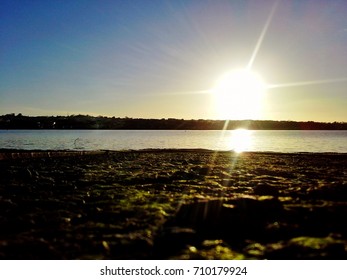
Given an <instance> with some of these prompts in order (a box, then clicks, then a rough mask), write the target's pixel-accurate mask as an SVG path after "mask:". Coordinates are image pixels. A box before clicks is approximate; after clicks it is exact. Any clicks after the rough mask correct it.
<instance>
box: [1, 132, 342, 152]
mask: <svg viewBox="0 0 347 280" xmlns="http://www.w3.org/2000/svg"><path fill="white" fill-rule="evenodd" d="M0 148H6V149H26V150H30V149H40V150H85V151H87V150H128V149H134V150H138V149H168V148H174V149H176V148H177V149H185V148H194V149H195V148H202V149H211V150H236V151H271V152H337V153H347V131H344V130H339V131H334V130H314V131H312V130H300V131H299V130H249V131H235V130H234V131H233V130H231V131H219V130H187V131H183V130H0Z"/></svg>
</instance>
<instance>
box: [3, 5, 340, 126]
mask: <svg viewBox="0 0 347 280" xmlns="http://www.w3.org/2000/svg"><path fill="white" fill-rule="evenodd" d="M250 60H252V71H255V72H256V73H258V74H259V75H260V76H261V77H262V78H263V79H264V80H265V81H266V83H267V84H268V85H271V86H270V88H268V89H267V90H266V93H265V95H264V98H263V101H262V105H261V112H260V114H259V116H257V119H266V120H297V121H306V120H312V121H323V122H330V121H343V122H344V121H347V110H346V108H347V1H345V0H333V1H332V0H282V1H277V0H250V1H247V0H228V1H227V0H225V1H222V0H220V1H219V0H215V1H205V0H199V1H198V0H195V1H193V0H191V1H188V0H186V1H183V0H175V1H168V0H167V1H166V0H151V1H145V0H143V1H139V0H133V1H130V0H129V1H126V0H124V1H121V0H113V1H111V0H109V1H108V0H104V1H96V0H95V1H88V0H85V1H55V0H52V1H45V0H42V1H40V0H36V1H26V0H21V1H16V0H11V1H10V0H4V1H1V4H0V114H7V113H22V114H24V115H68V114H69V115H71V114H89V115H94V116H97V115H103V116H116V117H125V116H128V117H134V118H137V117H140V118H179V119H181V118H184V119H220V118H221V115H220V114H218V108H216V106H214V100H213V99H214V98H215V96H214V94H213V93H211V92H209V89H211V88H213V86H214V85H215V83H216V81H217V80H218V78H219V77H220V76H221V75H223V74H225V73H227V72H229V71H232V70H233V69H240V68H244V67H246V66H247V65H248V64H249V63H250ZM224 110H225V108H224ZM230 110H233V108H232V105H231V104H230ZM238 118H239V119H243V118H248V117H247V116H246V115H245V116H243V115H242V114H240V115H239V116H238Z"/></svg>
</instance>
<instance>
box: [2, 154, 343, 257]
mask: <svg viewBox="0 0 347 280" xmlns="http://www.w3.org/2000/svg"><path fill="white" fill-rule="evenodd" d="M346 217H347V154H324V153H322V154H310V153H301V154H281V153H242V154H237V153H232V152H214V151H207V150H147V151H117V152H113V151H112V152H111V151H97V152H64V151H50V152H48V151H47V152H42V151H10V150H0V228H1V231H0V258H1V259H347V222H346Z"/></svg>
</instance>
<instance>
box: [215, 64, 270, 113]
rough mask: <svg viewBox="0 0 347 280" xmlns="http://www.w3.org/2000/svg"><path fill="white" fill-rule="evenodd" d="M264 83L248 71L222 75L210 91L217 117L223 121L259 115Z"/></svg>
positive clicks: (242, 70) (264, 88)
mask: <svg viewBox="0 0 347 280" xmlns="http://www.w3.org/2000/svg"><path fill="white" fill-rule="evenodd" d="M265 91H266V83H265V82H264V80H263V79H262V77H261V76H260V75H259V74H257V73H255V72H253V71H250V70H247V69H241V70H235V71H231V72H228V73H226V74H224V75H223V76H222V77H221V78H220V79H218V81H217V82H216V85H215V87H214V88H213V90H212V94H213V95H214V99H215V103H216V110H217V112H216V113H217V115H219V117H221V118H223V119H248V118H257V117H259V115H260V111H261V107H262V102H263V97H264V93H265Z"/></svg>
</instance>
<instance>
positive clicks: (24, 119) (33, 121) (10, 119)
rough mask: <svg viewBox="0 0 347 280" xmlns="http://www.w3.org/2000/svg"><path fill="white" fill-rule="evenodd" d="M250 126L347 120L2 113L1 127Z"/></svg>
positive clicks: (317, 126)
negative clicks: (122, 116)
mask: <svg viewBox="0 0 347 280" xmlns="http://www.w3.org/2000/svg"><path fill="white" fill-rule="evenodd" d="M237 128H248V129H255V130H347V123H346V122H330V123H325V122H313V121H307V122H295V121H271V120H232V121H225V120H204V119H199V120H184V119H174V118H169V119H142V118H128V117H126V118H116V117H104V116H98V117H94V116H89V115H71V116H36V117H33V116H23V115H22V114H17V115H16V114H13V113H12V114H7V115H2V116H0V129H147V130H148V129H158V130H159V129H163V130H168V129H170V130H174V129H176V130H221V129H228V130H230V129H237Z"/></svg>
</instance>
